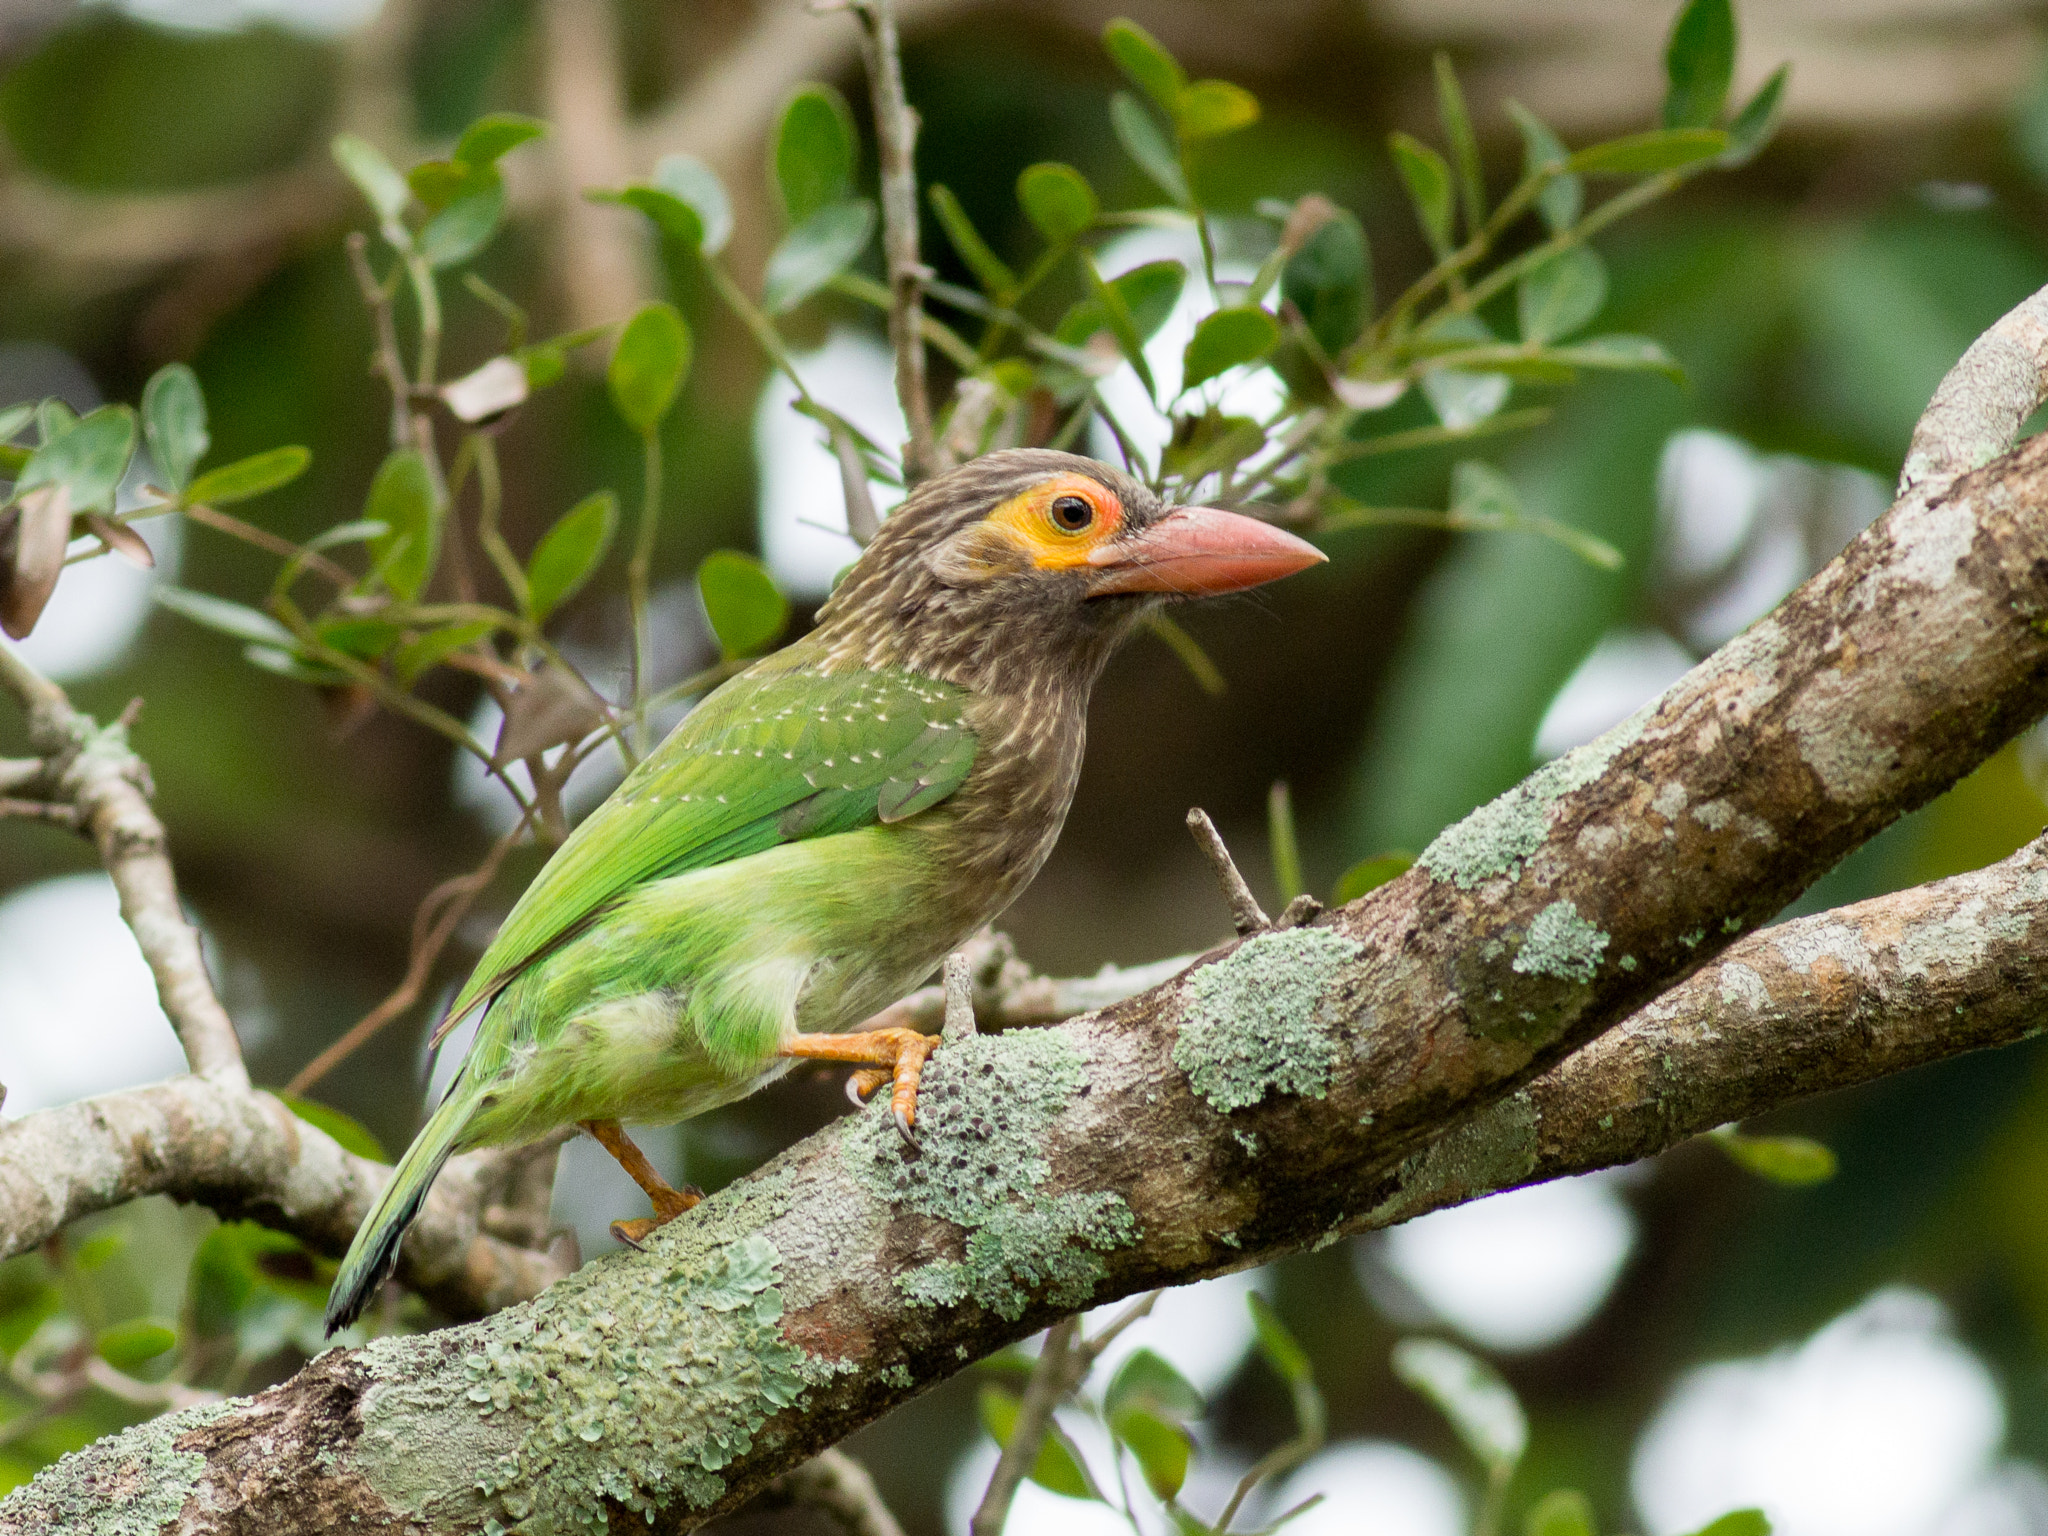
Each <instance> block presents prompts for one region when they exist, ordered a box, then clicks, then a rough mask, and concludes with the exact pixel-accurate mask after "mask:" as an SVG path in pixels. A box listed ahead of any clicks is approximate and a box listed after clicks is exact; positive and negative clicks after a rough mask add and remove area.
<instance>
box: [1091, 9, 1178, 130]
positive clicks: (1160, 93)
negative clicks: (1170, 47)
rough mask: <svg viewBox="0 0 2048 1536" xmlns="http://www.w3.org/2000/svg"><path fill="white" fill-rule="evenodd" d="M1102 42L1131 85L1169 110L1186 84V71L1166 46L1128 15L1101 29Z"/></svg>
mask: <svg viewBox="0 0 2048 1536" xmlns="http://www.w3.org/2000/svg"><path fill="white" fill-rule="evenodd" d="M1102 46H1103V48H1104V49H1105V50H1106V51H1107V52H1108V54H1109V56H1110V58H1112V59H1114V60H1115V61H1116V67H1117V68H1118V69H1120V70H1122V71H1123V72H1124V73H1125V74H1126V75H1127V76H1129V77H1130V81H1131V83H1132V84H1133V85H1135V86H1137V88H1138V89H1139V90H1141V91H1143V92H1144V93H1145V94H1146V95H1147V96H1150V97H1151V98H1152V99H1153V100H1154V101H1156V102H1158V103H1159V105H1160V106H1162V107H1164V108H1166V110H1167V111H1169V112H1171V111H1173V110H1174V107H1175V104H1176V103H1178V102H1179V100H1180V94H1181V92H1182V91H1183V90H1185V89H1186V88H1187V83H1188V76H1187V71H1186V70H1184V69H1182V68H1181V67H1180V60H1178V59H1176V58H1175V57H1174V56H1173V55H1172V54H1170V53H1168V52H1167V51H1166V48H1165V46H1164V45H1163V44H1162V43H1161V42H1160V41H1159V39H1158V38H1156V37H1154V36H1153V35H1152V34H1151V33H1150V32H1147V31H1146V30H1145V29H1144V28H1143V27H1141V26H1139V25H1138V24H1137V23H1136V22H1135V21H1132V20H1131V19H1130V18H1129V17H1127V16H1119V17H1117V18H1116V20H1114V21H1112V22H1111V23H1110V24H1109V25H1108V26H1106V27H1104V28H1103V29H1102Z"/></svg>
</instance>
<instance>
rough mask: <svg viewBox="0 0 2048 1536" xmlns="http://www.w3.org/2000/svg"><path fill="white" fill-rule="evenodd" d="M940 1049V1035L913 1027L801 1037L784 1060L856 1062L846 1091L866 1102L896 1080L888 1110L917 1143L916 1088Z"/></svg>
mask: <svg viewBox="0 0 2048 1536" xmlns="http://www.w3.org/2000/svg"><path fill="white" fill-rule="evenodd" d="M938 1047H939V1041H938V1037H937V1036H935V1035H927V1034H921V1033H919V1032H918V1031H917V1030H914V1029H900V1028H889V1029H869V1030H862V1031H861V1032H860V1033H858V1034H851V1035H798V1036H797V1037H796V1038H795V1039H794V1040H792V1041H790V1042H789V1043H788V1044H787V1045H785V1046H783V1048H782V1052H781V1054H783V1055H784V1056H802V1057H808V1058H809V1059H811V1060H813V1061H850V1062H857V1063H859V1064H860V1065H861V1067H862V1069H863V1070H861V1071H859V1072H856V1073H854V1075H853V1077H852V1078H851V1079H850V1080H849V1081H848V1083H847V1085H846V1088H847V1093H848V1094H849V1096H852V1097H855V1098H865V1097H866V1095H868V1094H870V1093H873V1092H874V1091H875V1090H876V1089H878V1088H880V1087H881V1086H882V1084H884V1083H886V1082H890V1081H892V1080H893V1081H894V1083H895V1084H896V1086H895V1089H894V1091H892V1092H891V1093H890V1095H889V1111H890V1113H891V1115H892V1116H893V1117H894V1118H895V1121H896V1129H897V1130H898V1131H900V1132H901V1133H902V1135H903V1139H904V1140H905V1141H914V1140H915V1138H914V1137H913V1136H912V1135H911V1128H912V1127H913V1126H915V1125H916V1124H917V1085H918V1080H919V1079H920V1078H921V1077H923V1075H924V1064H925V1062H926V1060H927V1059H928V1058H929V1057H930V1056H931V1053H932V1052H933V1051H935V1050H937V1049H938Z"/></svg>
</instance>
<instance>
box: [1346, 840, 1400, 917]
mask: <svg viewBox="0 0 2048 1536" xmlns="http://www.w3.org/2000/svg"><path fill="white" fill-rule="evenodd" d="M1414 863H1415V855H1414V854H1412V853H1376V854H1374V855H1373V856H1372V857H1371V858H1369V859H1360V860H1359V861H1358V862H1357V863H1356V864H1354V865H1352V866H1351V867H1350V868H1349V869H1347V870H1345V871H1344V876H1343V878H1342V879H1341V880H1339V881H1338V882H1337V894H1336V897H1335V900H1336V903H1337V905H1338V906H1340V907H1341V906H1343V905H1345V904H1346V903H1347V902H1353V901H1356V900H1358V898H1359V897H1361V896H1363V895H1364V894H1365V893H1366V892H1367V891H1376V890H1378V889H1379V888H1380V887H1381V886H1383V885H1385V884H1386V883H1387V882H1388V881H1389V880H1393V879H1397V878H1398V877H1400V876H1402V875H1405V874H1407V873H1408V871H1409V869H1410V867H1411V866H1413V865H1414Z"/></svg>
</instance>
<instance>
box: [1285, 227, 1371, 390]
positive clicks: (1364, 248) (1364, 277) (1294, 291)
mask: <svg viewBox="0 0 2048 1536" xmlns="http://www.w3.org/2000/svg"><path fill="white" fill-rule="evenodd" d="M1280 297H1281V298H1282V299H1283V300H1284V301H1285V302H1287V303H1289V304H1292V305H1293V306H1294V307H1295V308H1296V309H1298V310H1299V311H1301V318H1302V321H1303V323H1304V324H1306V325H1307V326H1308V330H1309V334H1310V335H1311V336H1313V337H1315V339H1316V345H1317V346H1319V347H1321V348H1322V350H1323V356H1325V357H1335V356H1336V355H1337V354H1338V353H1340V352H1342V351H1343V350H1344V349H1345V348H1346V347H1348V346H1350V345H1351V343H1352V342H1354V341H1356V340H1357V339H1358V337H1359V333H1360V332H1362V331H1363V330H1364V329H1365V322H1366V319H1367V318H1368V317H1369V316H1370V315H1371V313H1372V248H1371V247H1370V246H1369V245H1367V244H1366V239H1365V228H1364V226H1363V225H1361V224H1360V223H1359V222H1358V219H1357V216H1356V215H1354V214H1353V213H1351V212H1350V210H1348V209H1344V208H1339V209H1336V210H1335V211H1334V212H1332V213H1331V215H1330V216H1329V217H1328V218H1327V219H1325V220H1324V221H1323V222H1322V223H1321V224H1320V225H1318V226H1317V227H1316V231H1315V233H1314V234H1312V235H1310V236H1309V237H1308V239H1306V240H1304V241H1303V242H1302V243H1301V249H1300V250H1298V251H1296V252H1295V253H1294V254H1293V255H1292V256H1291V257H1289V258H1288V261H1287V265H1286V266H1285V267H1283V268H1281V271H1280Z"/></svg>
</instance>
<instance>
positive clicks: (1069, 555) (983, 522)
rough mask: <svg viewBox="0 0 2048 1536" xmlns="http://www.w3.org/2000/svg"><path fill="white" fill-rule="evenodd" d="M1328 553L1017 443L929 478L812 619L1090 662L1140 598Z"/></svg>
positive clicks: (1212, 592) (916, 645) (951, 645)
mask: <svg viewBox="0 0 2048 1536" xmlns="http://www.w3.org/2000/svg"><path fill="white" fill-rule="evenodd" d="M1325 558H1326V557H1325V556H1324V555H1323V553H1322V552H1321V551H1320V550H1318V549H1317V548H1316V547H1315V546H1314V545H1312V544H1310V543H1308V542H1307V541H1306V540H1303V539H1298V538H1296V537H1295V536H1294V535H1293V534H1291V533H1286V532H1283V531H1282V530H1281V529H1278V528H1275V527H1273V526H1272V525H1271V524H1269V523H1263V522H1260V521H1259V520H1258V519H1257V518H1253V517H1246V516H1243V515H1242V514H1240V513H1236V512H1223V511H1219V510H1217V509H1215V508H1213V507H1169V506H1167V505H1166V504H1165V503H1164V502H1162V501H1161V500H1160V499H1159V497H1158V496H1156V495H1154V494H1153V492H1152V491H1151V490H1149V489H1147V488H1146V486H1144V485H1143V484H1142V483H1141V482H1139V481H1137V480H1135V479H1133V478H1132V477H1131V476H1129V475H1127V474H1124V473H1123V472H1122V471H1120V470H1116V469H1112V468H1110V466H1109V465H1107V464H1103V463H1100V462H1098V461H1096V460H1094V459H1086V458H1082V457H1080V456H1079V455H1078V454H1071V453H1060V452H1056V451H1055V450H1052V449H1048V448H1013V449H1008V450H1005V451H1003V452H1000V453H991V454H987V455H985V456H984V457H982V458H979V459H975V460H973V461H972V462H970V463H967V464H963V465H961V466H960V467H959V468H958V469H955V470H951V471H948V472H947V473H946V474H943V475H937V476H934V477H933V478H932V479H930V480H927V481H926V482H925V483H924V484H922V485H920V486H919V487H918V488H917V489H916V490H915V491H914V492H913V493H912V494H911V495H910V497H909V498H908V499H907V500H906V501H905V502H904V503H903V505H902V506H901V507H899V508H898V509H897V510H896V511H895V513H893V514H892V515H891V516H890V518H889V520H888V521H887V522H886V523H885V524H884V525H883V526H882V531H881V532H880V533H879V534H877V535H876V536H875V539H874V541H873V542H872V543H871V544H869V545H868V547H867V549H866V550H865V551H863V552H862V554H861V557H860V559H859V560H858V561H857V562H856V563H855V564H854V566H853V568H852V570H850V571H848V572H847V573H846V576H845V577H844V579H842V580H841V582H840V584H839V588H838V590H837V591H836V592H834V593H833V595H832V598H831V600H830V601H829V602H827V603H826V605H825V606H824V608H823V609H821V610H820V612H819V615H818V619H819V624H820V626H821V628H825V629H829V630H835V631H839V632H841V633H843V634H846V635H847V636H848V637H849V639H851V638H852V636H854V635H855V634H864V635H865V636H866V637H867V638H868V639H869V640H870V641H872V642H877V643H881V644H884V645H887V646H888V648H889V649H890V650H892V651H894V652H895V654H894V655H893V656H892V657H891V658H890V659H892V660H895V661H897V662H898V664H903V665H911V666H920V667H927V668H931V669H934V670H939V671H952V670H955V669H956V668H957V667H958V666H959V665H960V664H963V663H964V664H966V665H969V666H971V667H974V668H975V669H976V670H981V669H983V668H986V667H990V666H993V667H996V668H998V669H1001V668H1002V667H1003V659H1004V658H1005V657H1006V656H1016V655H1032V656H1036V657H1037V658H1039V659H1041V660H1044V659H1053V658H1060V659H1071V661H1072V662H1073V663H1075V664H1078V665H1080V666H1081V667H1082V668H1084V669H1085V670H1086V672H1087V673H1088V675H1089V676H1090V677H1092V675H1093V671H1094V669H1095V668H1096V667H1099V665H1100V663H1101V660H1102V658H1104V657H1106V656H1107V654H1108V652H1109V650H1110V649H1112V648H1113V647H1114V645H1115V643H1116V641H1117V640H1119V639H1120V638H1122V636H1123V635H1124V633H1125V632H1126V631H1128V630H1129V628H1130V627H1131V625H1132V623H1133V622H1134V621H1135V620H1136V619H1137V618H1138V617H1139V616H1140V615H1141V614H1142V613H1144V611H1145V610H1146V609H1147V608H1149V607H1152V606H1155V605H1156V604H1158V603H1160V602H1163V601H1171V600H1176V599H1182V598H1193V597H1212V596H1217V595H1219V594H1222V593H1226V592H1241V591H1244V590H1245V589H1246V588H1249V587H1256V586H1259V585H1261V584H1262V583H1264V582H1268V581H1273V580H1276V579H1277V578H1279V577H1282V576H1288V575H1292V574H1293V573H1294V572H1296V571H1300V570H1305V569H1306V568H1307V567H1309V566H1311V565H1315V564H1317V563H1319V562H1320V561H1322V560H1323V559H1325ZM949 663H951V665H949Z"/></svg>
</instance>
